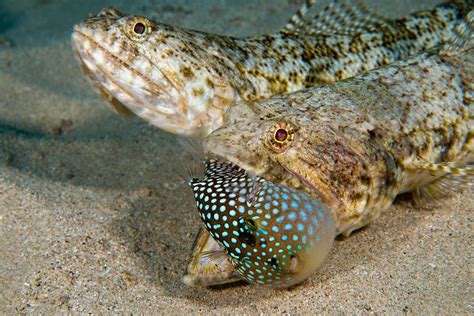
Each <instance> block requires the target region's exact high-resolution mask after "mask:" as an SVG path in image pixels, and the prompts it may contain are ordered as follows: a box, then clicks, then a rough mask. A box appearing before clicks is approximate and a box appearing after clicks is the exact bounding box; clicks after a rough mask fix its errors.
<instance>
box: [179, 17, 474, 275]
mask: <svg viewBox="0 0 474 316" xmlns="http://www.w3.org/2000/svg"><path fill="white" fill-rule="evenodd" d="M473 17H474V16H473V15H472V14H471V15H470V16H469V19H470V20H471V21H472V18H473ZM460 31H461V37H460V38H458V39H457V40H455V41H454V43H453V44H452V45H446V46H444V47H439V48H435V49H432V50H430V51H427V52H425V53H423V54H420V55H418V56H416V57H411V58H409V59H407V60H405V61H399V62H396V63H394V64H392V65H390V66H387V67H384V68H380V69H377V70H374V71H372V72H369V73H367V74H363V75H359V76H356V77H354V78H351V79H348V80H344V81H338V82H336V83H333V84H328V85H323V86H319V87H314V88H310V89H306V90H302V91H298V92H294V93H290V94H287V95H282V96H276V97H272V98H270V99H266V100H259V101H253V102H250V101H247V102H241V103H240V104H235V105H233V106H231V107H230V108H229V110H228V111H227V112H226V114H225V119H224V125H223V126H222V127H221V128H219V129H218V130H216V131H214V132H213V133H211V134H210V135H209V136H208V137H207V138H206V139H205V141H204V147H205V149H206V151H207V152H208V153H209V154H211V155H214V156H217V157H219V158H220V159H223V160H225V161H230V162H231V163H233V164H235V165H238V166H239V167H241V168H243V169H244V170H246V172H250V173H252V174H256V175H258V176H259V177H262V178H264V179H266V181H271V182H272V183H275V184H278V185H284V186H287V187H290V188H294V189H297V190H300V191H301V192H308V194H314V195H316V196H317V197H318V200H319V201H321V202H322V203H323V204H325V205H326V206H327V207H328V208H329V209H330V210H331V211H332V212H333V214H334V218H335V220H336V233H337V234H344V235H346V236H347V235H349V234H350V233H351V232H352V231H354V230H355V229H358V228H361V227H363V226H365V225H368V224H369V223H371V222H373V221H374V220H375V219H376V218H377V217H378V216H379V215H380V213H381V212H382V211H384V210H385V209H387V208H388V207H389V206H390V205H391V204H392V203H393V201H394V199H395V197H396V196H397V195H398V194H400V193H404V192H413V193H414V197H415V198H416V200H417V201H419V202H421V203H425V202H430V201H433V200H436V199H439V198H440V197H442V196H443V195H445V194H446V193H449V192H451V191H454V190H457V189H462V188H466V187H471V186H472V184H473V179H474V178H473V176H474V168H473V166H472V163H473V162H474V150H473V143H474V142H473V136H474V125H473V123H474V122H473V118H474V84H473V82H474V81H473V79H474V45H473V32H472V27H467V28H465V29H463V30H460ZM221 224H224V222H222V223H221ZM203 243H208V244H212V243H213V241H212V239H210V238H209V239H207V240H205V241H203ZM200 255H201V254H199V253H195V256H197V257H199V256H200ZM195 277H196V279H200V282H201V284H203V283H204V282H203V279H205V278H206V276H205V275H200V276H195ZM188 278H191V277H188ZM220 282H224V280H220Z"/></svg>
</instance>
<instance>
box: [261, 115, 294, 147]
mask: <svg viewBox="0 0 474 316" xmlns="http://www.w3.org/2000/svg"><path fill="white" fill-rule="evenodd" d="M294 138H295V128H294V127H293V126H292V125H291V124H290V123H286V122H280V123H278V124H275V126H273V127H272V128H271V130H270V133H269V137H268V138H267V146H268V147H270V148H271V149H272V150H274V151H276V152H283V151H285V150H286V149H288V147H289V145H290V144H291V142H292V141H293V140H294Z"/></svg>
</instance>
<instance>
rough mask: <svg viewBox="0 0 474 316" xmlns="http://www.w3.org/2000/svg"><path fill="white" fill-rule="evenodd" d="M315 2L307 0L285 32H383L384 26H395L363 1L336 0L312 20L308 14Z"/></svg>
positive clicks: (306, 33)
mask: <svg viewBox="0 0 474 316" xmlns="http://www.w3.org/2000/svg"><path fill="white" fill-rule="evenodd" d="M314 4H316V1H315V0H306V2H305V3H304V4H303V5H302V6H301V8H300V9H299V10H298V11H297V12H296V13H295V14H294V15H293V17H292V18H291V19H290V21H289V22H288V24H287V25H286V26H285V27H284V28H283V29H282V32H283V33H299V34H305V35H315V34H326V35H329V34H339V35H348V34H354V33H373V32H379V31H380V29H381V28H385V29H387V28H391V27H392V26H391V22H390V20H389V19H386V18H383V17H380V16H378V15H377V14H375V13H373V12H371V11H370V10H369V9H368V8H367V6H366V5H365V4H364V2H363V1H362V0H336V1H334V2H332V3H331V4H329V5H328V6H326V7H325V8H324V9H323V10H321V11H319V12H318V13H317V14H316V16H314V17H313V18H312V19H310V20H309V19H308V18H307V17H306V15H307V12H308V10H310V9H311V7H313V6H314Z"/></svg>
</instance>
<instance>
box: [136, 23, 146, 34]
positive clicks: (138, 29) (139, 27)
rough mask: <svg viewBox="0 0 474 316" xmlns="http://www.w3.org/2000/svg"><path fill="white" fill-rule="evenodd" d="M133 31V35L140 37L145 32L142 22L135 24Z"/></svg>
mask: <svg viewBox="0 0 474 316" xmlns="http://www.w3.org/2000/svg"><path fill="white" fill-rule="evenodd" d="M133 31H134V32H135V34H138V35H142V34H143V33H145V31H146V26H145V24H143V23H142V22H138V23H135V26H134V27H133Z"/></svg>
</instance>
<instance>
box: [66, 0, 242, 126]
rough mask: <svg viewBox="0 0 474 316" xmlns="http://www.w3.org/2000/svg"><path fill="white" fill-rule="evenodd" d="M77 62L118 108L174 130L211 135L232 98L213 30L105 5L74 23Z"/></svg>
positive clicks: (111, 104) (73, 43) (232, 91)
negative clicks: (213, 43) (211, 36)
mask: <svg viewBox="0 0 474 316" xmlns="http://www.w3.org/2000/svg"><path fill="white" fill-rule="evenodd" d="M71 39H72V46H73V50H74V53H75V56H76V59H77V60H78V61H79V63H80V64H81V67H82V69H83V71H84V73H85V74H86V75H87V76H88V77H89V79H90V80H91V82H92V84H93V86H94V87H95V89H96V90H97V91H98V92H99V94H100V95H101V96H102V97H103V98H104V99H106V100H107V101H108V103H109V105H110V106H111V107H112V108H113V109H114V110H116V111H117V112H119V113H122V114H130V112H131V113H134V114H135V115H137V116H140V117H141V118H143V119H145V120H146V121H148V122H150V123H151V124H153V125H155V126H157V127H159V128H161V129H163V130H166V131H169V132H171V133H175V134H181V135H195V134H197V133H204V134H207V133H208V131H209V130H212V129H214V128H215V126H219V125H220V124H221V120H222V115H223V111H224V109H225V108H226V107H227V106H228V105H229V104H230V103H232V102H233V101H234V99H235V97H236V96H235V92H234V89H233V88H232V87H230V86H229V85H228V84H227V81H226V80H225V78H224V74H223V72H222V69H220V68H219V67H221V66H219V65H220V64H219V63H218V61H217V60H216V57H214V56H213V55H212V54H211V53H210V51H212V49H210V48H209V47H208V46H206V43H208V42H209V39H208V35H206V34H204V33H200V32H193V31H187V30H184V29H180V28H175V27H172V26H169V25H166V24H160V23H155V22H152V21H150V20H148V19H146V18H144V17H140V16H130V15H124V14H123V13H121V12H119V11H117V10H115V9H112V8H106V9H103V10H102V11H101V12H99V14H97V15H96V16H93V17H90V18H88V19H86V20H84V21H82V22H80V23H78V24H76V25H75V26H74V31H73V34H72V38H71Z"/></svg>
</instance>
